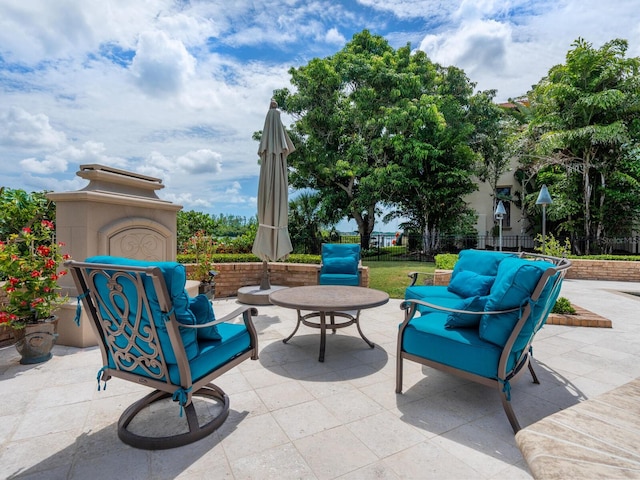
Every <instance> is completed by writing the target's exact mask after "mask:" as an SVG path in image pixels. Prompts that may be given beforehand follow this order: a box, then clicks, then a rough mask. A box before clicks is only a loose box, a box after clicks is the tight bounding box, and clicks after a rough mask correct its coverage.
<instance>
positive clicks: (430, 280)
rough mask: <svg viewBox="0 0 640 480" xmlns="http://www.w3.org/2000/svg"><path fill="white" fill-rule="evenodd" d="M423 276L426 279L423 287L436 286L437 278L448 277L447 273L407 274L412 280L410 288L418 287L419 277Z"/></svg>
mask: <svg viewBox="0 0 640 480" xmlns="http://www.w3.org/2000/svg"><path fill="white" fill-rule="evenodd" d="M421 275H423V276H424V277H425V279H424V280H423V285H436V278H437V277H446V276H447V275H448V274H447V273H442V272H409V273H407V277H409V278H410V279H411V285H409V286H410V287H413V286H414V285H416V283H417V281H418V278H419V276H421Z"/></svg>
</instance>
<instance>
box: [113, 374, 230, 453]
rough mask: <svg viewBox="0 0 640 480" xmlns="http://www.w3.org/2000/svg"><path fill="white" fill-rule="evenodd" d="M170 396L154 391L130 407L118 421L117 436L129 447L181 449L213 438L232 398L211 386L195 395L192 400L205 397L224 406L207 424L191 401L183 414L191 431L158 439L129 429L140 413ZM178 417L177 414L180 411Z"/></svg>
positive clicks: (227, 412) (225, 417) (201, 389)
mask: <svg viewBox="0 0 640 480" xmlns="http://www.w3.org/2000/svg"><path fill="white" fill-rule="evenodd" d="M171 396H172V395H171V394H170V393H167V392H162V391H160V390H155V391H153V392H151V393H150V394H148V395H146V396H144V397H143V398H141V399H140V400H138V401H137V402H135V403H133V404H131V405H130V406H129V407H128V408H127V409H126V410H125V411H124V412H123V413H122V415H121V416H120V419H119V420H118V437H119V438H120V440H122V441H123V442H124V443H126V444H127V445H131V446H132V447H135V448H141V449H144V450H163V449H167V448H175V447H181V446H183V445H188V444H190V443H193V442H196V441H198V440H200V439H202V438H204V437H206V436H207V435H210V434H211V433H213V432H214V431H215V430H216V429H218V427H220V426H221V425H222V424H223V423H224V421H225V420H226V419H227V417H228V415H229V397H228V396H227V395H226V394H225V393H224V391H222V389H220V388H219V387H217V386H216V385H213V384H212V383H210V384H208V385H205V386H204V387H202V388H200V389H199V390H198V391H196V392H195V393H193V394H192V397H203V398H207V399H209V400H214V401H215V402H216V403H219V404H220V405H221V406H222V410H221V411H220V413H219V414H218V415H216V416H215V417H214V418H212V419H211V420H209V421H208V422H207V423H205V424H204V425H200V424H199V422H198V416H197V414H196V409H195V407H194V405H193V402H191V403H189V405H187V406H185V407H184V414H186V420H187V424H188V428H189V431H188V432H185V433H178V434H176V435H169V436H164V437H162V436H157V437H156V436H145V435H141V434H137V433H133V432H132V431H131V430H129V429H128V428H127V427H128V426H129V424H130V423H131V421H132V420H133V419H134V418H135V417H136V415H138V413H140V412H141V411H142V410H143V409H145V408H146V407H150V406H151V405H152V404H153V403H155V402H158V401H160V400H164V399H167V398H171ZM177 408H178V407H177V406H176V410H177ZM175 414H176V415H178V413H177V411H176V413H175Z"/></svg>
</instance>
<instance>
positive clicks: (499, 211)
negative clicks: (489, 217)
mask: <svg viewBox="0 0 640 480" xmlns="http://www.w3.org/2000/svg"><path fill="white" fill-rule="evenodd" d="M506 214H507V211H506V210H505V208H504V204H503V203H502V200H500V201H499V202H498V206H497V207H496V211H495V212H494V216H495V217H496V218H497V219H498V221H499V222H500V229H499V235H500V236H499V237H498V238H499V243H498V248H499V249H500V251H502V219H503V218H504V216H505V215H506Z"/></svg>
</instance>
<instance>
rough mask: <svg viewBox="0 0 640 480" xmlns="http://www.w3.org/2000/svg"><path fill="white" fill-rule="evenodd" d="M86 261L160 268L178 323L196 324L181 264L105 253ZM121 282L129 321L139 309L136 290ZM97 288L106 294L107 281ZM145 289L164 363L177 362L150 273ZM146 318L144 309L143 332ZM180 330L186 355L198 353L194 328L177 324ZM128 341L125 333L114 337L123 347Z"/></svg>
mask: <svg viewBox="0 0 640 480" xmlns="http://www.w3.org/2000/svg"><path fill="white" fill-rule="evenodd" d="M85 261H86V262H87V263H102V264H107V265H122V266H125V267H126V266H130V267H158V268H160V270H161V272H162V275H163V277H164V280H165V283H166V285H167V290H168V292H169V297H170V300H171V303H172V305H173V308H174V313H175V316H176V319H177V320H178V322H179V323H182V324H185V325H193V324H195V322H196V318H195V316H194V315H193V313H192V312H191V310H189V296H188V295H187V292H186V291H185V288H184V287H185V284H186V280H187V275H186V270H185V267H184V265H182V264H180V263H177V262H154V261H145V260H133V259H130V258H124V257H112V256H107V255H101V256H94V257H89V258H87V259H86V260H85ZM121 285H122V286H123V294H124V296H125V297H127V299H128V300H129V302H130V303H131V313H130V318H131V321H132V323H135V317H134V315H135V312H136V311H137V310H138V308H137V294H136V289H135V286H134V285H132V284H131V283H129V282H124V283H121ZM99 291H100V292H101V293H102V292H104V293H105V294H106V295H108V291H107V288H106V285H104V286H101V287H100V288H99ZM145 291H146V294H147V298H148V301H149V307H150V309H151V314H152V316H153V322H154V325H155V327H156V331H157V332H158V340H159V341H160V345H161V347H162V351H163V353H164V356H165V360H166V362H167V363H176V362H177V359H176V356H175V353H174V351H173V348H172V346H171V341H170V339H169V333H168V332H167V327H166V325H165V321H164V319H163V314H162V311H161V310H160V303H159V301H158V297H157V295H156V294H155V288H154V287H153V281H152V279H151V278H150V277H145ZM107 304H108V303H107ZM101 305H102V304H101ZM120 308H121V306H120ZM103 315H104V312H103ZM149 321H150V319H148V318H146V312H145V317H144V318H143V319H142V323H141V325H140V326H139V330H140V332H143V329H144V327H145V325H148V324H149ZM179 332H180V336H181V338H182V343H183V345H184V348H185V352H186V355H187V359H188V360H191V359H192V358H194V357H195V356H196V355H198V351H199V350H198V342H197V333H196V329H194V328H182V327H179ZM144 336H145V335H144V334H143V335H142V337H144ZM127 342H128V338H127V335H126V334H125V333H123V334H122V335H120V338H119V339H116V343H117V344H118V346H120V347H121V348H125V347H126V343H127ZM121 343H122V344H121ZM148 347H149V346H147V347H145V348H144V350H145V351H147V353H149V352H148ZM140 348H143V347H142V345H140Z"/></svg>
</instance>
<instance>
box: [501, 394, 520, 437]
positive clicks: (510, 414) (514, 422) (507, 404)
mask: <svg viewBox="0 0 640 480" xmlns="http://www.w3.org/2000/svg"><path fill="white" fill-rule="evenodd" d="M498 391H499V392H500V400H502V408H504V413H506V414H507V418H508V419H509V423H510V424H511V428H512V429H513V433H514V434H515V433H518V431H519V430H520V423H519V422H518V419H517V418H516V413H515V412H514V411H513V407H512V406H511V401H510V400H508V399H507V395H506V394H505V392H503V391H502V385H500V384H498Z"/></svg>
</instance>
